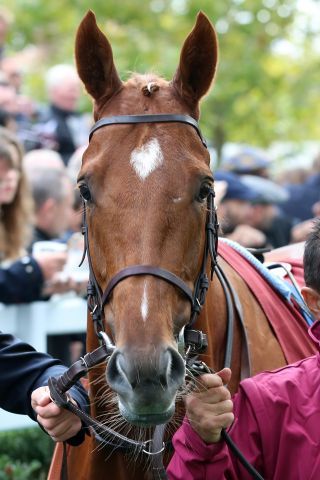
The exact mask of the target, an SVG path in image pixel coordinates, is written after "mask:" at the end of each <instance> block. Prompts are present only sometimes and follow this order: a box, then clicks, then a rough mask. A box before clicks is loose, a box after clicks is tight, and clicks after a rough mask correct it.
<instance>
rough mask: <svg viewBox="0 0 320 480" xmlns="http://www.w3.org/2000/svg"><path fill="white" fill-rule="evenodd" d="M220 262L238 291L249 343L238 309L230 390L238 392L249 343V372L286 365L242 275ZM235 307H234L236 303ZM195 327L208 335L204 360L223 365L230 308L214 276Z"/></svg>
mask: <svg viewBox="0 0 320 480" xmlns="http://www.w3.org/2000/svg"><path fill="white" fill-rule="evenodd" d="M219 265H220V266H221V268H222V269H223V271H224V273H225V275H226V277H227V279H228V281H229V282H230V284H231V285H232V288H233V290H234V291H235V292H236V294H237V296H238V298H239V302H240V304H241V309H242V311H243V326H244V328H245V331H246V337H247V342H246V340H245V335H244V332H243V328H242V326H241V323H240V321H239V317H238V315H237V313H236V311H235V324H234V335H233V351H232V361H231V369H232V380H231V382H230V385H229V387H230V389H231V390H232V391H235V390H236V389H237V387H238V384H239V382H240V379H241V375H242V374H247V373H246V372H245V369H244V359H245V356H246V348H245V347H246V343H247V347H248V352H249V358H248V361H249V362H250V367H251V371H250V375H254V374H256V373H258V372H260V371H262V370H265V369H273V368H277V367H280V366H282V365H285V363H286V362H285V358H284V355H283V352H282V350H281V348H280V346H279V344H278V341H277V339H276V338H275V336H274V333H273V330H272V328H271V327H270V324H269V322H268V319H267V317H266V315H265V314H264V312H263V310H262V309H261V307H260V305H259V303H258V302H257V300H256V299H255V297H254V295H253V294H252V293H251V291H250V290H249V288H248V286H247V285H246V284H245V282H244V281H243V280H242V279H241V278H240V276H239V275H238V274H237V273H236V272H235V271H234V270H233V269H232V268H231V267H230V266H229V265H228V264H227V263H226V262H224V261H223V260H222V259H221V258H220V259H219ZM233 309H234V310H235V308H234V306H233ZM196 328H199V329H203V331H204V332H206V333H207V336H208V344H209V345H208V351H207V352H206V354H205V355H203V360H204V361H205V362H208V364H209V365H210V366H211V367H212V368H213V369H214V370H216V371H218V370H220V369H221V368H222V367H223V366H224V360H225V350H226V338H227V307H226V295H225V292H224V290H223V288H222V286H221V283H220V281H219V279H218V278H217V276H216V275H215V276H214V278H213V281H212V284H211V285H210V288H209V291H208V295H207V300H206V303H205V306H204V309H203V312H202V314H201V316H200V317H199V320H198V322H197V324H196Z"/></svg>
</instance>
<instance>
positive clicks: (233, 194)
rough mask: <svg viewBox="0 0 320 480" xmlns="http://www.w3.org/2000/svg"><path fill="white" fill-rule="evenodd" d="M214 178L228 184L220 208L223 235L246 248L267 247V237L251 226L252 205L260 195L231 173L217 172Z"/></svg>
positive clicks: (219, 215)
mask: <svg viewBox="0 0 320 480" xmlns="http://www.w3.org/2000/svg"><path fill="white" fill-rule="evenodd" d="M214 177H215V180H216V181H217V182H225V183H226V184H227V188H226V191H225V194H224V197H223V198H222V199H221V201H220V205H219V207H218V218H219V222H220V226H221V232H222V235H223V236H224V237H226V238H229V239H230V240H233V241H235V242H238V243H240V245H243V246H244V247H253V248H259V247H263V246H265V244H266V237H265V235H264V234H263V233H262V232H261V231H260V230H258V229H256V228H253V227H252V226H250V225H249V219H250V216H251V208H252V207H251V205H252V202H254V201H255V200H257V199H258V197H259V195H258V194H257V193H256V191H254V190H253V189H252V188H250V187H249V186H247V185H245V184H244V183H243V182H242V181H241V179H240V178H239V177H238V176H237V175H235V174H233V173H231V172H224V171H217V172H215V175H214Z"/></svg>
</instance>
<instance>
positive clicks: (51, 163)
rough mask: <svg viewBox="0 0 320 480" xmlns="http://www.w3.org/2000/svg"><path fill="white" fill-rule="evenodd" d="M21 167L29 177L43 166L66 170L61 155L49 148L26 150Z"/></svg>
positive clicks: (50, 168)
mask: <svg viewBox="0 0 320 480" xmlns="http://www.w3.org/2000/svg"><path fill="white" fill-rule="evenodd" d="M23 168H24V170H25V171H26V173H27V175H28V177H30V178H31V177H32V176H33V174H35V175H36V172H37V171H38V170H41V169H43V168H48V169H49V170H60V171H62V172H65V171H66V169H65V165H64V163H63V160H62V158H61V155H59V153H58V152H55V151H54V150H50V149H49V148H38V149H35V150H30V151H29V152H27V153H26V154H25V155H24V157H23Z"/></svg>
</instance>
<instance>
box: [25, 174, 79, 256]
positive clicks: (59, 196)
mask: <svg viewBox="0 0 320 480" xmlns="http://www.w3.org/2000/svg"><path fill="white" fill-rule="evenodd" d="M31 172H32V175H30V172H27V174H28V179H29V182H30V185H31V191H32V196H33V200H34V203H35V228H34V232H33V237H32V241H31V243H30V245H29V249H30V248H31V247H32V245H33V244H34V243H35V242H38V241H43V240H57V239H59V238H61V237H62V235H63V234H64V233H65V232H66V230H67V229H68V227H69V224H70V219H71V216H72V214H73V210H72V206H73V187H72V184H71V182H70V180H69V177H68V175H67V174H66V172H64V171H62V170H58V169H51V168H45V167H43V168H40V169H37V170H33V169H32V170H31Z"/></svg>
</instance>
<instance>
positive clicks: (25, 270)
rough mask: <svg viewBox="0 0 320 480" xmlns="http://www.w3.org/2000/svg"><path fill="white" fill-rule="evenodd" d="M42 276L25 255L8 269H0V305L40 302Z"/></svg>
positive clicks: (34, 262)
mask: <svg viewBox="0 0 320 480" xmlns="http://www.w3.org/2000/svg"><path fill="white" fill-rule="evenodd" d="M42 287H43V276H42V272H41V270H40V267H39V265H38V264H37V262H36V261H35V260H34V259H33V258H32V257H30V256H28V255H26V256H25V257H23V258H22V259H21V260H18V261H16V262H14V263H12V264H11V265H10V267H8V268H3V267H0V303H6V304H11V303H29V302H34V301H36V300H40V298H41V291H42Z"/></svg>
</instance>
